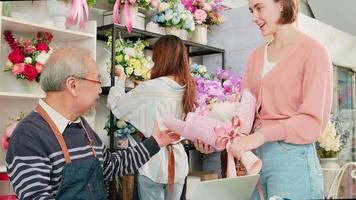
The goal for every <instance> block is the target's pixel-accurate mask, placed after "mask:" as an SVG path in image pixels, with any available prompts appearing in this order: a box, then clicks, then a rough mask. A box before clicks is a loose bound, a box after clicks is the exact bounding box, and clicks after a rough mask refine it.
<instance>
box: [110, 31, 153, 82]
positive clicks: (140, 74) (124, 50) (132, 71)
mask: <svg viewBox="0 0 356 200" xmlns="http://www.w3.org/2000/svg"><path fill="white" fill-rule="evenodd" d="M108 37H109V39H108V42H107V44H108V45H109V46H110V47H111V46H112V36H108ZM147 46H148V43H147V42H146V41H143V40H137V41H136V42H133V41H130V40H124V39H122V38H120V39H116V41H115V66H118V67H120V68H121V67H122V68H123V69H124V72H125V74H126V76H127V78H128V79H131V80H134V81H144V80H148V79H149V78H150V69H151V68H152V67H153V61H152V58H151V57H149V56H145V54H144V49H145V47H147Z"/></svg>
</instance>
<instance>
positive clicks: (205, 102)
mask: <svg viewBox="0 0 356 200" xmlns="http://www.w3.org/2000/svg"><path fill="white" fill-rule="evenodd" d="M192 74H193V76H194V78H195V85H196V100H197V103H198V108H197V110H198V112H201V113H204V112H205V111H208V110H210V108H211V107H212V105H213V104H214V103H219V102H225V101H229V102H236V101H238V100H239V99H240V91H241V82H242V77H240V76H238V75H236V74H235V73H233V72H232V71H230V70H223V69H217V70H216V71H215V73H214V74H213V75H212V76H210V77H212V78H204V77H201V76H200V74H194V73H192Z"/></svg>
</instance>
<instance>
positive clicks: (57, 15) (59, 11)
mask: <svg viewBox="0 0 356 200" xmlns="http://www.w3.org/2000/svg"><path fill="white" fill-rule="evenodd" d="M70 10H71V3H69V2H65V1H63V0H47V11H48V15H49V16H51V17H52V20H53V24H54V26H56V27H58V28H66V25H65V24H66V20H67V17H68V16H69V15H70Z"/></svg>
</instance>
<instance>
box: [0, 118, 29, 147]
mask: <svg viewBox="0 0 356 200" xmlns="http://www.w3.org/2000/svg"><path fill="white" fill-rule="evenodd" d="M24 117H25V113H23V112H21V113H20V115H19V116H18V117H16V118H10V121H11V122H10V123H9V124H8V125H7V128H6V129H5V135H4V136H3V138H2V139H1V147H2V148H3V149H4V150H7V149H8V148H9V140H10V137H11V135H12V133H13V132H14V130H15V128H16V126H17V124H18V123H19V122H20V121H21V120H22V119H23V118H24Z"/></svg>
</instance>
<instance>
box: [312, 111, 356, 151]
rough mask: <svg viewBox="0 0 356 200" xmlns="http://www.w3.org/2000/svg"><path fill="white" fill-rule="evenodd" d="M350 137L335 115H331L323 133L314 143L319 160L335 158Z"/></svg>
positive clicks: (347, 130) (348, 131) (348, 130)
mask: <svg viewBox="0 0 356 200" xmlns="http://www.w3.org/2000/svg"><path fill="white" fill-rule="evenodd" d="M350 135H351V131H350V129H347V128H345V127H344V126H343V124H342V122H341V120H340V119H339V117H338V116H337V115H331V117H330V119H329V121H328V123H327V125H326V127H325V129H324V131H323V133H322V134H321V136H320V138H319V140H318V141H317V143H316V149H317V154H318V156H319V158H335V157H337V153H338V152H339V151H340V150H341V149H342V148H343V147H344V146H345V144H346V142H347V139H348V138H349V136H350Z"/></svg>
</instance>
